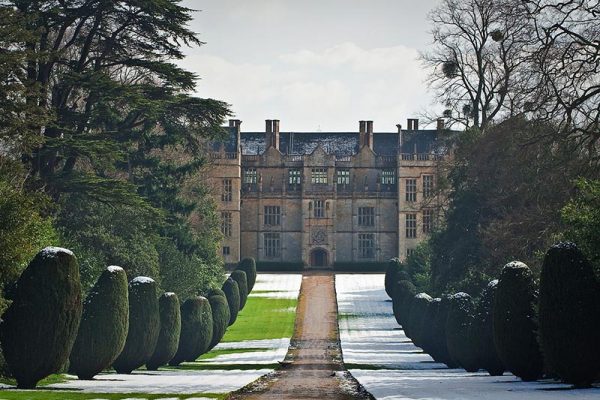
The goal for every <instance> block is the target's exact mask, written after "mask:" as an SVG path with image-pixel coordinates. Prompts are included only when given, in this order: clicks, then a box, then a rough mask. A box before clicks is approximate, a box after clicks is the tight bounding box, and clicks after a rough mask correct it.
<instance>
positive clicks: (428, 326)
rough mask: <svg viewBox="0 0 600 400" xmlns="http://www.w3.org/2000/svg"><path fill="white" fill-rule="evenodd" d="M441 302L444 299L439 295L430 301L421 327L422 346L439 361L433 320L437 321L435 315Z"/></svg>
mask: <svg viewBox="0 0 600 400" xmlns="http://www.w3.org/2000/svg"><path fill="white" fill-rule="evenodd" d="M441 302H442V299H440V298H439V297H436V298H435V299H432V300H431V302H429V304H428V305H427V310H426V311H425V315H424V316H423V319H422V320H421V327H420V328H419V330H420V332H421V336H422V337H421V344H422V345H423V346H421V347H422V349H423V351H424V352H426V353H428V354H429V355H430V356H431V357H432V358H433V359H434V360H435V361H437V362H441V361H440V360H439V359H438V356H437V352H436V347H435V336H436V334H437V333H436V332H435V331H434V330H433V321H435V316H436V315H437V313H438V310H439V308H440V303H441Z"/></svg>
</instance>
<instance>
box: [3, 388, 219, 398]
mask: <svg viewBox="0 0 600 400" xmlns="http://www.w3.org/2000/svg"><path fill="white" fill-rule="evenodd" d="M226 396H227V394H226V393H223V394H221V393H194V394H185V395H183V394H177V395H174V394H149V393H81V392H72V391H62V390H36V391H28V390H0V400H92V399H93V400H125V399H146V400H158V399H169V400H172V399H178V400H186V399H197V398H199V397H207V398H211V399H224V398H225V397H226Z"/></svg>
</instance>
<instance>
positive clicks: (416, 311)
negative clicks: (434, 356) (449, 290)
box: [408, 293, 433, 348]
mask: <svg viewBox="0 0 600 400" xmlns="http://www.w3.org/2000/svg"><path fill="white" fill-rule="evenodd" d="M432 300H433V299H432V298H431V296H429V295H428V294H427V293H419V294H417V295H416V296H415V297H414V298H413V301H412V303H411V306H410V315H409V317H408V326H409V331H410V335H411V336H410V338H411V340H412V341H413V343H414V344H415V346H417V347H421V348H422V347H423V341H422V339H423V332H422V331H421V327H422V326H423V319H424V318H425V313H426V312H427V308H428V307H429V303H431V301H432Z"/></svg>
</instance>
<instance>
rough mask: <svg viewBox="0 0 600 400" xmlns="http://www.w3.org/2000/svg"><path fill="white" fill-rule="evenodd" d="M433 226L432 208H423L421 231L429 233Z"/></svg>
mask: <svg viewBox="0 0 600 400" xmlns="http://www.w3.org/2000/svg"><path fill="white" fill-rule="evenodd" d="M432 227H433V210H423V233H431V229H432Z"/></svg>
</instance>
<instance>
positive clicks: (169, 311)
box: [146, 292, 181, 370]
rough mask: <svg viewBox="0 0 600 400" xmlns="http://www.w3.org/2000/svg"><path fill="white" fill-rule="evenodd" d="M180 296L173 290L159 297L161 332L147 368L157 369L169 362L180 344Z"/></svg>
mask: <svg viewBox="0 0 600 400" xmlns="http://www.w3.org/2000/svg"><path fill="white" fill-rule="evenodd" d="M179 307H180V306H179V298H178V297H177V295H176V294H175V293H173V292H167V293H163V294H162V295H161V296H160V297H159V298H158V308H159V312H160V332H159V334H158V341H157V342H156V347H155V349H154V353H153V354H152V357H150V359H149V360H148V362H146V368H147V369H149V370H157V369H158V367H160V366H162V365H165V364H166V363H168V362H169V361H170V360H171V359H172V358H173V356H174V355H175V353H176V352H177V348H178V346H179V341H180V334H181V311H180V309H179Z"/></svg>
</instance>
